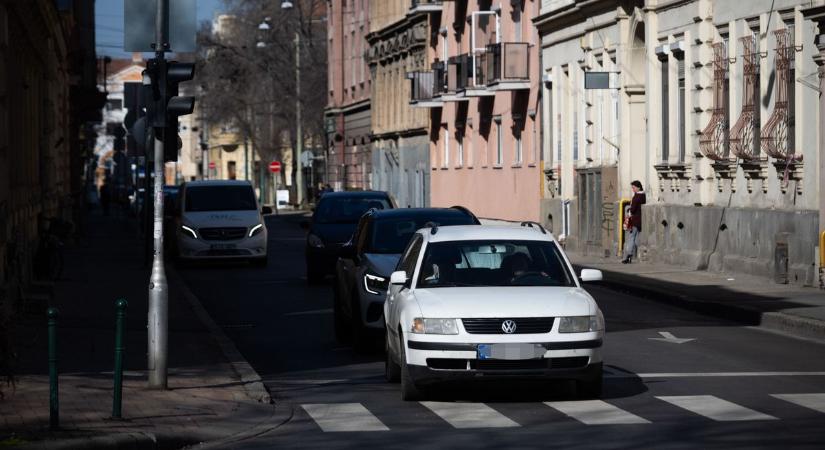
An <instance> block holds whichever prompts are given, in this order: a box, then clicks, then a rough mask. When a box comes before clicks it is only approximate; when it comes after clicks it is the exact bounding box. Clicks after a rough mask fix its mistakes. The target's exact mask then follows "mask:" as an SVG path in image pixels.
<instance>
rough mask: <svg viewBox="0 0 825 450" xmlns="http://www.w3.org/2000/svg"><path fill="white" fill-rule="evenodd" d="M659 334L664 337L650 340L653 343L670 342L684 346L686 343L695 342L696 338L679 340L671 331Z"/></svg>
mask: <svg viewBox="0 0 825 450" xmlns="http://www.w3.org/2000/svg"><path fill="white" fill-rule="evenodd" d="M659 334H660V335H661V336H662V337H660V338H648V339H650V340H651V341H662V342H670V343H672V344H684V343H685V342H690V341H695V340H696V338H677V337H676V336H674V335H673V333H671V332H669V331H660V332H659Z"/></svg>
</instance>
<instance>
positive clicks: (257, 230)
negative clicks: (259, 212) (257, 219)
mask: <svg viewBox="0 0 825 450" xmlns="http://www.w3.org/2000/svg"><path fill="white" fill-rule="evenodd" d="M263 229H264V224H262V223H259V224H257V225H255V226H254V227H252V229H250V230H249V237H252V236H255V235H256V234H258V233H260V232H261V231H263Z"/></svg>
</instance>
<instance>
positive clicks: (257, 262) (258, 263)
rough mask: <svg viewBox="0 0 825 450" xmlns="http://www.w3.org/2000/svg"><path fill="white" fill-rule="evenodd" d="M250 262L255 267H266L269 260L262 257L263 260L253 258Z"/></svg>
mask: <svg viewBox="0 0 825 450" xmlns="http://www.w3.org/2000/svg"><path fill="white" fill-rule="evenodd" d="M250 262H251V263H252V265H253V266H255V267H266V265H267V264H268V263H269V259H268V258H267V257H266V256H264V257H263V258H254V259H252V261H250Z"/></svg>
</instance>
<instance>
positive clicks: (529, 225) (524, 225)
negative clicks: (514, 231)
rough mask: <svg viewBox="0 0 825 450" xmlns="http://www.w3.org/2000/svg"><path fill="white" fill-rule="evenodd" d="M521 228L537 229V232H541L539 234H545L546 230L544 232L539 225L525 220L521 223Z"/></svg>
mask: <svg viewBox="0 0 825 450" xmlns="http://www.w3.org/2000/svg"><path fill="white" fill-rule="evenodd" d="M521 226H523V227H530V228H533V227H537V228H538V229H539V230H541V234H547V230H545V229H544V227H543V226H541V224H540V223H538V222H533V221H532V220H525V221H524V222H522V223H521Z"/></svg>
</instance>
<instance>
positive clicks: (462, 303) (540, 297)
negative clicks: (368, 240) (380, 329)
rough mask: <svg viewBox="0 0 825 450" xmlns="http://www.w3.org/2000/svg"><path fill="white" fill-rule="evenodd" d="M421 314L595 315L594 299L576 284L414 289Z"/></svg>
mask: <svg viewBox="0 0 825 450" xmlns="http://www.w3.org/2000/svg"><path fill="white" fill-rule="evenodd" d="M415 298H416V300H417V301H418V305H419V307H420V308H421V313H422V314H423V316H424V317H434V318H435V317H438V318H464V317H467V318H470V317H473V318H482V317H559V316H588V315H595V314H596V311H597V310H598V308H597V306H596V302H595V301H593V298H592V297H590V294H588V293H587V292H586V291H585V290H584V289H581V288H576V287H532V286H515V287H442V288H430V289H416V290H415Z"/></svg>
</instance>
